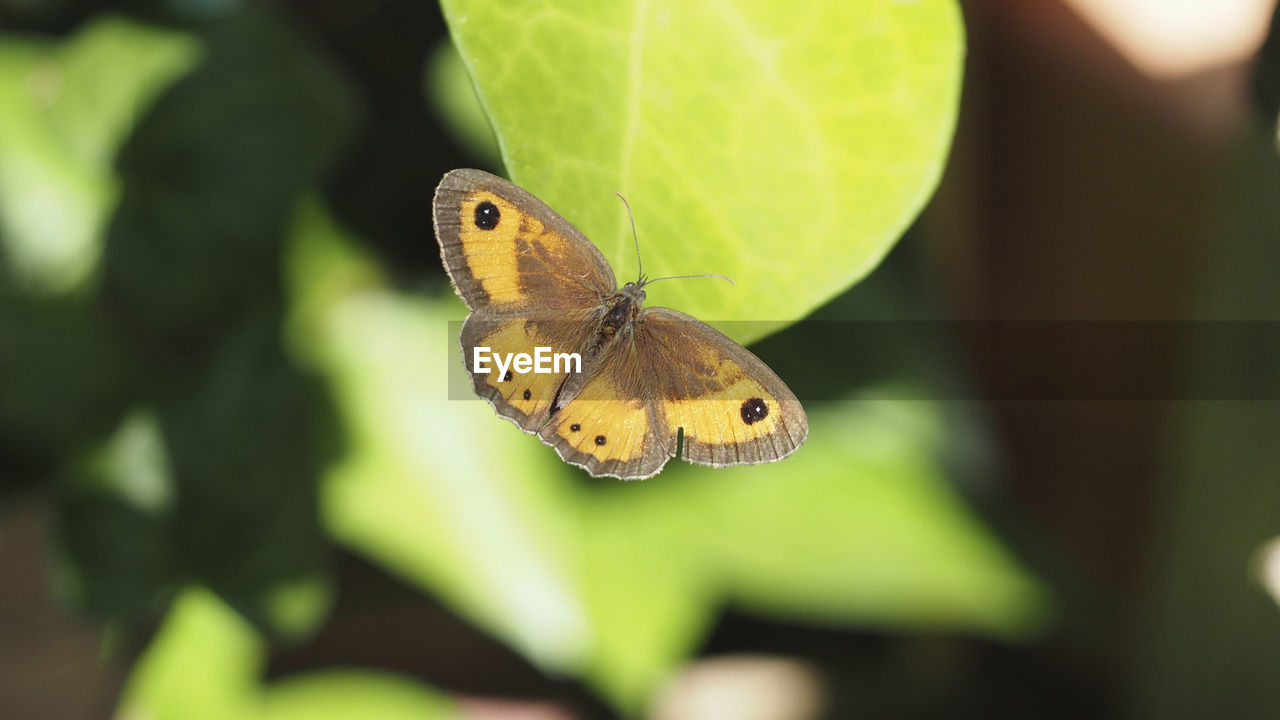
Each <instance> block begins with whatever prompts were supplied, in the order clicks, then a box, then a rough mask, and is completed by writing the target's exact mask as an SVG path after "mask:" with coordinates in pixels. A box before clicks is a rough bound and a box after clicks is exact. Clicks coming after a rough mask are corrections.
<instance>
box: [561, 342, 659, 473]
mask: <svg viewBox="0 0 1280 720" xmlns="http://www.w3.org/2000/svg"><path fill="white" fill-rule="evenodd" d="M644 382H645V374H644V372H643V371H642V369H641V367H640V356H639V354H638V353H637V352H636V347H635V343H634V342H632V341H631V340H630V339H629V338H627V337H620V338H618V339H617V340H616V341H615V342H613V343H612V344H611V345H610V346H609V347H608V348H607V349H606V350H605V351H604V354H603V355H601V356H600V358H599V361H598V362H597V363H596V364H595V365H594V369H593V370H592V372H591V374H590V375H589V376H588V378H587V380H586V383H585V384H584V385H583V386H582V389H581V390H580V391H578V392H577V394H576V395H574V396H573V398H572V399H570V400H568V402H567V403H565V404H564V405H563V406H562V407H560V409H559V410H557V411H556V412H555V413H554V414H552V415H551V418H550V420H549V421H548V422H547V423H546V425H544V426H543V427H542V429H541V431H540V432H539V433H538V435H539V436H540V437H541V438H542V441H543V442H545V443H546V444H548V445H551V446H552V447H554V448H555V449H556V452H558V453H560V457H561V458H562V459H564V461H565V462H567V463H570V464H572V465H577V466H579V467H581V468H583V469H585V470H586V471H587V472H589V473H591V474H592V475H593V476H596V477H601V476H607V477H616V478H621V479H623V480H639V479H643V478H647V477H652V476H654V475H656V474H658V471H659V470H661V469H662V466H663V465H666V463H667V460H669V459H670V458H671V457H672V456H673V455H675V449H676V446H675V439H676V438H675V436H674V435H671V436H669V437H666V436H663V435H662V434H661V433H660V432H659V428H660V423H659V422H658V418H657V415H656V406H655V405H654V404H653V403H652V402H651V401H650V397H649V395H648V389H647V388H646V386H645V385H644Z"/></svg>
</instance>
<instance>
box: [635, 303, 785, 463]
mask: <svg viewBox="0 0 1280 720" xmlns="http://www.w3.org/2000/svg"><path fill="white" fill-rule="evenodd" d="M635 328H636V329H635V348H636V353H637V361H638V364H639V367H640V369H641V372H642V373H643V374H644V381H643V384H644V386H645V387H646V388H647V390H648V392H649V393H650V397H652V398H653V402H654V403H655V405H656V409H657V411H658V412H657V413H656V415H657V418H658V419H657V421H658V423H659V426H658V427H657V428H656V432H657V433H658V434H659V435H662V436H667V437H671V438H674V437H675V436H676V433H677V432H678V431H679V430H681V429H683V431H684V451H683V457H684V459H685V460H688V461H689V462H693V463H698V464H699V465H710V466H711V467H723V466H725V465H747V464H755V463H763V462H772V461H774V460H781V459H782V458H784V457H787V456H788V455H790V454H791V453H793V452H795V450H796V448H798V447H800V445H801V444H802V443H804V441H805V438H807V437H808V436H809V421H808V419H807V418H806V417H805V413H804V408H803V407H802V406H801V405H800V401H799V400H797V399H796V396H795V395H794V394H793V393H792V392H791V389H790V388H788V387H787V385H786V383H784V382H782V380H781V379H780V378H779V377H778V376H777V375H776V374H775V373H774V372H773V370H771V369H769V366H768V365H765V364H764V362H763V361H761V360H760V359H759V358H757V357H756V356H755V355H754V354H752V353H751V351H750V350H747V349H746V348H744V347H742V346H741V345H739V344H737V343H736V342H734V341H733V340H730V339H729V338H728V337H726V336H725V335H724V334H722V333H720V332H719V331H718V330H716V329H715V328H713V327H711V326H710V325H707V324H706V323H703V322H701V321H699V320H697V319H695V318H693V317H690V316H689V315H685V314H684V313H681V312H677V311H675V310H671V309H670V308H662V307H658V308H649V309H647V310H645V311H644V313H643V314H642V315H641V316H640V318H639V319H638V320H637V321H636V326H635Z"/></svg>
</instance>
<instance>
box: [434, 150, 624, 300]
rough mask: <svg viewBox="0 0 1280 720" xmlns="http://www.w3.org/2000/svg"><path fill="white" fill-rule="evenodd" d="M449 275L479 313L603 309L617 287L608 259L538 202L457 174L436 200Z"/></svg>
mask: <svg viewBox="0 0 1280 720" xmlns="http://www.w3.org/2000/svg"><path fill="white" fill-rule="evenodd" d="M432 214H433V217H434V221H435V230H436V240H437V241H438V242H439V243H440V256H441V258H442V259H443V260H444V267H445V270H447V271H448V273H449V277H450V278H451V279H452V280H453V285H454V287H455V288H457V291H458V295H460V296H461V297H462V301H463V302H465V303H466V304H467V307H469V308H471V309H472V310H485V311H489V312H494V313H499V314H521V313H528V312H530V311H532V310H535V309H561V308H586V307H592V306H595V305H599V304H600V302H601V300H603V299H604V298H605V297H607V296H609V295H610V294H612V293H613V292H614V290H615V289H616V288H617V283H616V281H615V280H614V277H613V270H611V269H610V268H609V263H608V262H606V261H605V259H604V256H603V255H601V254H600V251H599V250H597V249H596V246H595V245H593V244H592V243H591V241H590V240H588V239H587V238H586V236H585V235H583V234H582V233H581V232H580V231H579V230H578V229H577V228H575V227H574V226H573V225H572V224H570V223H569V221H567V220H565V219H564V218H562V217H560V215H559V214H558V213H556V211H554V210H552V209H551V208H550V207H548V206H547V205H546V203H544V202H542V201H541V200H539V199H538V198H536V197H534V196H533V195H531V194H529V193H528V192H525V191H524V190H522V189H520V188H518V187H516V186H515V185H512V184H511V183H509V182H507V181H506V180H503V179H502V178H500V177H498V176H496V175H490V174H489V173H487V172H483V171H480V170H470V169H462V170H453V171H451V172H449V173H448V174H446V175H445V176H444V179H443V180H441V181H440V185H439V186H438V187H437V188H436V194H435V199H434V200H433V202H432Z"/></svg>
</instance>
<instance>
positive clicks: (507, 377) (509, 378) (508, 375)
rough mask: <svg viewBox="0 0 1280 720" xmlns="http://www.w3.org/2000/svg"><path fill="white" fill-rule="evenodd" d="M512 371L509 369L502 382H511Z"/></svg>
mask: <svg viewBox="0 0 1280 720" xmlns="http://www.w3.org/2000/svg"><path fill="white" fill-rule="evenodd" d="M511 377H512V375H511V371H510V370H508V371H507V374H506V375H503V376H502V382H511Z"/></svg>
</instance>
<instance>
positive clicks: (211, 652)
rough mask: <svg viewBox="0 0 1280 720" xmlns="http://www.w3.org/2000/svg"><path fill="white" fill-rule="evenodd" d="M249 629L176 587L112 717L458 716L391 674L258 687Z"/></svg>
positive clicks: (212, 599) (257, 648)
mask: <svg viewBox="0 0 1280 720" xmlns="http://www.w3.org/2000/svg"><path fill="white" fill-rule="evenodd" d="M264 658H265V646H264V643H263V642H262V639H261V638H260V637H258V636H257V635H256V634H255V633H254V631H253V626H252V625H250V624H249V623H248V622H246V621H245V620H244V618H242V617H240V616H239V615H237V614H236V613H235V611H234V610H232V609H231V608H229V607H228V606H227V605H226V604H224V603H223V602H222V601H221V600H219V599H218V597H217V596H216V595H214V594H213V593H211V592H209V591H208V590H206V589H204V588H199V587H193V588H189V589H187V590H185V591H183V592H182V594H181V595H180V596H179V599H178V600H177V601H176V602H175V603H174V604H173V608H172V609H171V610H170V612H169V615H168V617H167V618H166V620H165V622H164V625H163V626H162V627H161V629H160V632H159V633H158V634H157V635H156V638H155V639H154V640H153V641H152V642H151V645H150V646H149V647H148V648H147V650H146V652H145V653H144V654H143V656H142V658H141V659H140V660H139V661H138V663H137V664H136V665H135V666H134V668H133V670H132V672H131V674H130V676H129V680H128V683H127V684H126V686H125V690H124V694H123V697H122V699H121V701H120V707H119V710H118V712H117V716H118V717H127V718H150V719H152V720H204V719H206V718H207V719H208V720H225V719H226V718H237V719H238V720H259V719H263V720H291V719H293V718H298V719H300V720H301V719H302V718H305V719H306V720H328V719H329V718H333V719H334V720H337V719H338V718H380V719H387V720H394V719H395V718H418V719H420V720H448V719H450V718H458V717H461V714H460V713H459V712H458V711H457V710H456V709H455V708H454V706H453V704H452V703H451V702H450V701H449V700H448V698H446V697H445V696H444V695H442V694H440V693H439V692H436V691H434V690H431V689H430V688H427V687H424V686H422V685H421V684H418V683H415V682H413V681H412V680H409V679H407V678H401V677H397V676H395V675H393V674H391V673H385V672H374V671H362V670H341V671H336V670H331V671H319V672H309V673H302V674H299V675H294V676H291V677H290V678H288V679H287V680H283V681H280V682H273V683H270V684H265V685H264V684H263V683H262V681H261V679H260V674H261V672H262V670H263V665H264V662H263V661H264Z"/></svg>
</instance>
